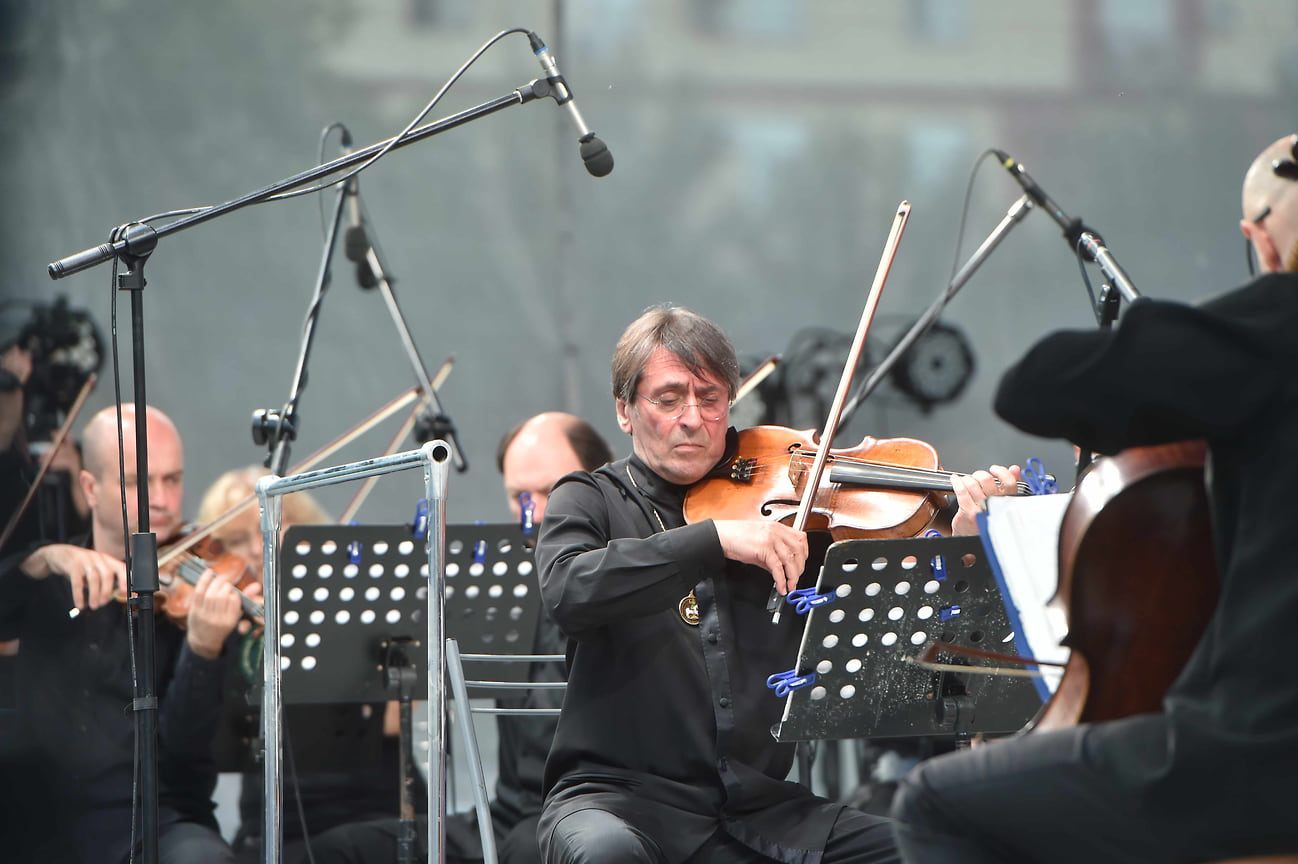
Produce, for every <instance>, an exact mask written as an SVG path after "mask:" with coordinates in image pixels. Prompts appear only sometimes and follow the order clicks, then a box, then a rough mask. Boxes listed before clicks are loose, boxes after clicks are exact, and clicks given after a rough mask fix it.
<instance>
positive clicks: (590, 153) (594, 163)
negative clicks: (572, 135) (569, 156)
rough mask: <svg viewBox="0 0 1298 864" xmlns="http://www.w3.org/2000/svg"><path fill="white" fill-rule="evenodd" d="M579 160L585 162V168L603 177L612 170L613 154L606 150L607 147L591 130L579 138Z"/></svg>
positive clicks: (594, 174)
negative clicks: (588, 133)
mask: <svg viewBox="0 0 1298 864" xmlns="http://www.w3.org/2000/svg"><path fill="white" fill-rule="evenodd" d="M581 161H582V162H585V163H586V170H587V171H589V172H590V173H591V175H592V176H595V177H603V176H604V175H605V174H608V173H609V172H610V171H612V170H613V154H612V153H610V152H608V147H607V146H605V144H604V142H603V141H601V140H599V139H598V138H596V137H595V134H594V133H593V132H592V133H591V134H590V135H587V136H586V137H584V138H582V139H581Z"/></svg>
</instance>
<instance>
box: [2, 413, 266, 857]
mask: <svg viewBox="0 0 1298 864" xmlns="http://www.w3.org/2000/svg"><path fill="white" fill-rule="evenodd" d="M122 411H123V429H122V435H123V439H122V440H123V445H124V448H125V471H126V475H125V482H124V485H125V492H126V509H127V513H128V517H127V518H128V525H129V530H131V531H134V530H135V521H136V513H135V502H136V477H135V422H136V417H135V412H134V410H133V408H132V407H131V406H123V409H122ZM146 417H147V419H146V423H147V424H148V427H147V431H148V439H149V476H148V478H147V481H146V482H147V483H148V484H149V519H150V527H151V529H152V530H153V531H154V532H155V533H156V534H157V536H158V538H159V542H160V543H163V542H165V541H167V540H169V539H171V538H173V537H174V536H175V535H176V534H177V532H178V531H179V530H180V528H181V515H180V508H181V502H182V498H183V470H184V451H183V449H182V447H181V442H180V435H179V433H178V432H177V431H176V427H175V425H174V424H173V423H172V422H171V420H170V419H168V418H167V416H166V415H165V414H163V413H162V412H161V411H159V410H157V409H156V408H152V407H150V408H149V409H148V410H147V414H146ZM117 435H118V429H117V421H116V410H115V409H114V408H106V409H104V410H103V411H100V412H99V413H98V414H96V415H95V416H94V417H93V418H92V419H91V420H90V422H89V423H88V424H87V426H86V429H85V432H84V433H83V441H84V450H85V468H84V470H83V471H82V472H81V476H80V483H81V487H82V490H83V491H84V493H85V496H86V500H87V501H88V502H89V504H90V508H91V519H92V522H91V535H90V537H89V538H88V542H87V543H86V544H84V545H76V544H65V543H55V544H50V545H45V546H41V547H39V548H37V549H35V550H34V551H30V552H28V553H20V554H19V555H18V556H15V558H11V559H9V560H6V561H4V562H0V638H12V637H20V638H21V648H20V651H19V665H18V688H19V692H20V693H22V694H23V698H22V699H20V700H19V705H20V720H21V722H22V725H23V729H24V732H25V734H26V744H27V747H28V748H29V749H28V752H29V753H30V755H31V757H32V759H33V760H34V761H35V764H36V765H37V766H39V768H40V769H41V771H42V773H48V774H49V775H50V776H55V777H58V778H59V781H60V783H59V787H58V788H57V789H56V790H54V793H53V800H52V801H51V802H50V803H51V805H52V810H53V812H56V813H58V814H60V816H61V817H62V818H63V820H64V824H61V825H58V826H57V827H59V828H61V829H63V831H64V834H65V836H68V837H70V838H71V839H72V841H73V843H74V844H75V846H76V854H77V856H78V858H79V859H80V860H83V861H87V862H90V861H93V862H104V861H110V862H116V861H124V860H126V859H127V857H128V855H129V854H130V849H129V846H130V838H131V836H132V826H131V819H132V809H131V798H132V787H133V780H134V778H133V773H134V770H133V764H134V750H135V742H134V737H135V735H134V719H133V717H132V712H131V710H130V706H131V702H132V699H133V698H134V695H135V694H134V690H133V686H132V677H131V658H130V653H129V635H128V630H127V616H128V614H130V613H129V612H128V610H127V607H126V606H125V605H124V604H122V603H119V602H115V600H114V596H115V594H116V596H117V597H118V598H121V597H124V596H125V595H126V589H127V585H126V567H125V564H124V563H123V560H124V558H125V557H126V556H125V542H126V541H125V539H124V532H123V526H122V505H121V492H122V485H123V484H122V482H120V480H119V477H120V475H119V473H118V459H117ZM70 609H75V610H76V611H77V613H78V614H75V615H73V614H70V613H69V610H70ZM241 614H242V607H241V605H240V600H239V596H238V594H237V592H235V590H234V588H233V586H232V585H230V584H229V583H228V582H225V581H223V580H221V579H219V578H214V576H213V574H212V573H211V572H207V573H204V574H203V576H202V577H201V578H200V579H199V581H198V584H197V586H195V587H194V589H193V595H192V602H191V606H190V611H189V613H188V616H187V620H186V622H185V628H184V629H181V628H180V627H178V626H176V625H174V624H172V623H171V622H169V621H167V620H165V619H164V618H163V617H162V616H161V615H159V616H158V620H157V628H156V629H157V637H156V668H157V682H156V689H155V692H156V693H157V694H158V696H159V705H158V744H159V746H158V754H159V766H158V777H159V844H158V848H159V856H160V860H161V861H164V862H169V861H176V862H179V861H185V862H191V861H193V862H227V861H232V860H233V858H232V855H231V853H230V850H229V847H228V846H227V845H226V844H225V842H224V841H223V840H222V839H221V837H220V834H219V833H218V832H217V830H216V822H215V819H214V818H213V815H212V812H213V804H212V801H211V794H212V789H213V787H214V785H215V782H216V773H215V769H214V767H213V764H212V755H211V744H212V737H213V734H214V732H215V724H216V722H217V718H218V715H219V708H220V704H221V698H222V668H223V665H224V664H223V663H222V662H221V661H220V659H219V658H220V654H221V652H222V649H223V646H224V644H225V641H226V638H227V637H228V636H229V634H230V633H231V631H232V630H233V629H234V627H235V625H236V624H237V623H238V621H239V618H240V616H241ZM134 833H135V836H136V838H137V840H138V836H139V827H138V825H137V826H136V830H135V832H134Z"/></svg>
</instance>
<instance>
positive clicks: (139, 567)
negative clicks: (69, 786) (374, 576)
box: [112, 223, 158, 864]
mask: <svg viewBox="0 0 1298 864" xmlns="http://www.w3.org/2000/svg"><path fill="white" fill-rule="evenodd" d="M112 238H113V240H114V242H117V243H120V244H122V248H123V250H124V251H123V252H122V254H121V259H120V260H121V263H122V265H123V266H124V267H125V268H126V270H125V272H122V273H118V274H117V289H118V290H119V291H130V292H131V370H132V379H133V384H134V390H135V476H137V477H142V478H146V480H145V482H143V483H138V484H136V485H137V488H136V508H135V510H136V530H135V533H134V534H132V535H131V550H130V556H131V558H130V564H131V566H130V584H129V585H128V588H129V591H130V592H131V594H133V595H134V596H132V597H131V601H130V606H131V608H132V609H133V610H134V612H135V615H136V622H135V624H136V632H135V642H136V647H135V650H136V658H137V668H136V679H135V699H134V700H133V701H132V703H131V709H132V710H133V711H134V712H135V740H136V742H137V745H138V747H139V757H138V758H139V763H138V765H137V767H138V770H139V774H140V822H139V828H140V844H141V845H140V860H141V861H142V862H143V864H156V862H157V860H158V698H157V695H156V692H155V689H154V688H155V681H156V678H157V673H156V669H155V667H156V647H155V636H156V631H155V618H154V608H153V600H154V597H153V595H154V593H155V592H156V591H157V590H158V538H157V535H155V534H153V533H152V532H151V531H150V530H149V484H148V482H147V478H148V476H149V436H148V426H149V424H148V413H147V412H148V404H149V402H148V398H147V397H146V395H145V376H144V286H145V285H146V284H147V283H146V281H145V278H144V263H145V262H146V261H147V260H148V258H149V255H150V254H152V252H153V250H154V248H155V246H156V245H157V238H156V236H155V235H154V232H153V229H152V228H149V227H148V226H147V225H140V224H138V223H135V224H130V225H124V226H122V227H121V228H117V229H114V231H113V234H112ZM130 614H131V610H128V611H127V615H128V616H129V615H130ZM135 827H136V826H135V824H134V820H132V825H131V834H132V841H134V832H135ZM134 853H135V849H134V843H132V849H131V854H132V855H133V854H134Z"/></svg>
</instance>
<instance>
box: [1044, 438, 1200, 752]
mask: <svg viewBox="0 0 1298 864" xmlns="http://www.w3.org/2000/svg"><path fill="white" fill-rule="evenodd" d="M1206 454H1207V447H1206V446H1205V444H1204V443H1203V442H1202V441H1190V442H1183V443H1178V444H1164V445H1159V446H1154V447H1133V448H1131V449H1128V450H1123V451H1122V452H1120V453H1118V454H1117V455H1115V456H1109V457H1104V458H1101V459H1097V460H1096V461H1095V463H1094V464H1093V465H1092V466H1091V467H1090V468H1089V469H1088V470H1087V472H1086V473H1084V474H1083V475H1082V476H1081V478H1080V479H1079V480H1078V483H1077V490H1076V493H1075V494H1074V495H1073V499H1072V501H1071V502H1069V505H1068V508H1067V509H1066V510H1065V511H1064V517H1063V522H1062V524H1061V526H1060V534H1059V587H1058V589H1057V590H1056V594H1055V598H1054V600H1052V601H1051V602H1052V603H1060V604H1062V605H1063V606H1064V611H1065V613H1066V614H1067V617H1068V636H1067V638H1066V639H1065V640H1064V643H1065V644H1066V645H1067V646H1068V647H1069V648H1070V649H1071V654H1070V655H1069V658H1068V662H1067V664H1065V667H1064V674H1063V677H1062V678H1061V679H1060V682H1059V685H1058V687H1057V688H1056V689H1055V692H1054V694H1053V695H1052V696H1051V699H1050V701H1049V702H1048V703H1047V704H1046V706H1045V708H1044V709H1042V712H1041V714H1040V715H1039V716H1038V718H1037V720H1036V721H1035V723H1034V724H1033V725H1032V727H1031V728H1034V729H1053V728H1059V727H1063V726H1072V725H1075V724H1077V723H1093V722H1102V721H1105V720H1115V719H1118V718H1121V717H1128V716H1131V715H1134V714H1143V713H1150V712H1156V711H1159V710H1161V706H1162V700H1163V696H1164V695H1165V694H1166V692H1167V690H1168V688H1169V687H1170V686H1171V685H1172V682H1173V681H1175V680H1176V677H1177V675H1179V674H1180V671H1181V669H1182V668H1183V667H1184V666H1185V663H1186V661H1187V660H1188V659H1189V657H1190V654H1191V652H1192V651H1193V650H1194V647H1195V645H1197V644H1198V642H1199V639H1200V637H1201V636H1202V634H1203V632H1204V630H1205V629H1206V628H1207V626H1208V621H1209V619H1210V618H1211V617H1212V613H1213V611H1214V610H1215V608H1216V605H1217V588H1218V581H1219V579H1218V572H1217V563H1216V558H1215V557H1214V552H1213V544H1212V531H1211V521H1210V514H1209V505H1208V496H1207V491H1206V488H1205V486H1204V464H1205V456H1206Z"/></svg>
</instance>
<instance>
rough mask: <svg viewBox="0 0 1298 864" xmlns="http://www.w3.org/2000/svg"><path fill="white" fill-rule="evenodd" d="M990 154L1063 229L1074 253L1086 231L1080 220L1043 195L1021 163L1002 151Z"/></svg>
mask: <svg viewBox="0 0 1298 864" xmlns="http://www.w3.org/2000/svg"><path fill="white" fill-rule="evenodd" d="M992 152H993V153H995V154H996V158H997V159H999V160H1001V165H1003V166H1004V167H1005V170H1006V171H1008V172H1010V176H1011V177H1013V178H1014V179H1015V180H1017V181H1018V182H1019V185H1020V186H1022V187H1023V191H1024V192H1026V193H1028V196H1029V197H1031V198H1032V200H1033V201H1034V202H1036V204H1037V206H1039V207H1041V208H1042V209H1043V210H1045V211H1046V212H1047V213H1049V214H1050V218H1051V219H1054V220H1055V222H1056V223H1057V224H1058V225H1059V227H1060V228H1061V229H1063V232H1064V239H1066V240H1067V241H1068V246H1069V248H1071V249H1073V250H1074V251H1076V249H1077V240H1078V238H1079V237H1081V236H1082V232H1083V231H1085V230H1086V226H1085V225H1083V224H1082V220H1081V219H1070V218H1069V217H1068V214H1067V213H1065V212H1064V211H1063V208H1061V207H1060V206H1059V205H1058V204H1056V203H1055V202H1054V201H1052V200H1051V199H1050V196H1049V195H1047V194H1046V193H1045V190H1044V189H1042V188H1041V187H1040V186H1038V185H1037V181H1035V180H1033V179H1032V175H1030V174H1028V172H1027V171H1026V170H1024V168H1023V164H1022V163H1021V162H1018V161H1016V160H1015V159H1014V157H1013V156H1011V155H1010V154H1008V153H1006V152H1005V151H1004V150H992Z"/></svg>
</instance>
